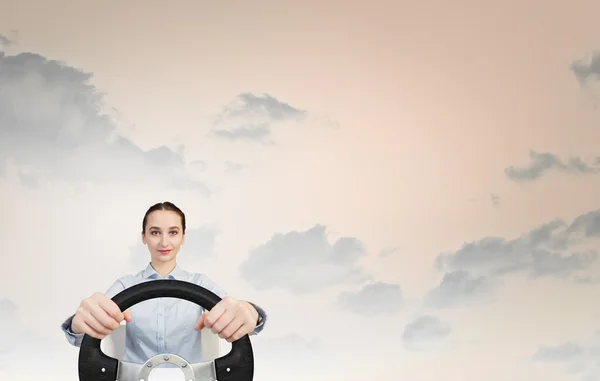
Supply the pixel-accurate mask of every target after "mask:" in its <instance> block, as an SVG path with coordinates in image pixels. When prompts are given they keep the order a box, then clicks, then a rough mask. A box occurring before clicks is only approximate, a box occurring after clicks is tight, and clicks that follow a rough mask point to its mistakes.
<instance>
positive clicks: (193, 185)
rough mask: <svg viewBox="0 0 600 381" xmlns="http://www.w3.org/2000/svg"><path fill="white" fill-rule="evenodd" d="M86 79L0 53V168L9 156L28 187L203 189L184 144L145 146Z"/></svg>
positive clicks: (29, 57) (64, 68)
mask: <svg viewBox="0 0 600 381" xmlns="http://www.w3.org/2000/svg"><path fill="white" fill-rule="evenodd" d="M91 78H92V74H91V73H86V72H83V71H81V70H79V69H76V68H74V67H71V66H68V65H66V64H64V63H61V62H58V61H53V60H48V59H46V58H44V57H42V56H40V55H38V54H33V53H22V54H18V55H15V56H4V57H0V133H1V135H2V140H1V141H0V175H5V174H6V168H7V165H8V164H9V163H10V164H12V165H14V166H15V167H16V168H17V171H18V175H19V177H20V178H21V180H22V181H23V183H24V184H26V185H28V186H30V187H37V186H40V185H41V184H42V183H45V182H54V181H59V182H68V183H76V184H87V183H92V184H104V183H106V182H119V183H123V184H136V185H142V186H143V185H151V186H156V185H161V186H166V187H171V188H176V189H182V188H184V189H189V190H193V191H197V192H198V193H201V194H204V195H208V194H209V190H208V188H207V187H206V186H205V185H204V184H202V183H200V182H197V181H194V180H192V179H191V178H190V177H189V174H188V172H187V164H186V162H185V158H184V152H183V147H178V148H177V150H174V149H172V148H169V147H167V146H161V147H157V148H153V149H149V150H145V149H142V148H141V147H139V146H138V145H136V144H135V143H134V142H133V141H131V140H130V139H128V138H127V137H124V136H120V135H119V134H118V133H117V125H116V123H115V121H114V120H113V119H112V118H111V117H110V116H109V115H108V114H105V113H103V112H102V109H103V108H105V105H104V103H103V96H102V94H100V93H99V92H98V90H97V89H96V88H95V87H94V86H93V85H92V84H90V80H91Z"/></svg>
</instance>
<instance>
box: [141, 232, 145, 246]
mask: <svg viewBox="0 0 600 381" xmlns="http://www.w3.org/2000/svg"><path fill="white" fill-rule="evenodd" d="M142 243H143V244H144V245H145V244H146V233H144V232H142Z"/></svg>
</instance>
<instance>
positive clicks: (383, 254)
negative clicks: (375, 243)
mask: <svg viewBox="0 0 600 381" xmlns="http://www.w3.org/2000/svg"><path fill="white" fill-rule="evenodd" d="M399 251H400V248H398V247H389V248H386V249H383V250H381V252H380V253H379V258H387V257H389V256H392V255H394V254H396V253H398V252H399Z"/></svg>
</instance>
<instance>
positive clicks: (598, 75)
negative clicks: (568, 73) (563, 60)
mask: <svg viewBox="0 0 600 381" xmlns="http://www.w3.org/2000/svg"><path fill="white" fill-rule="evenodd" d="M571 70H572V71H573V74H575V78H577V81H578V82H579V83H580V84H584V83H586V82H588V81H590V80H598V79H600V51H596V52H593V53H592V54H590V56H589V57H587V59H585V58H584V59H578V60H575V61H574V62H573V63H572V64H571Z"/></svg>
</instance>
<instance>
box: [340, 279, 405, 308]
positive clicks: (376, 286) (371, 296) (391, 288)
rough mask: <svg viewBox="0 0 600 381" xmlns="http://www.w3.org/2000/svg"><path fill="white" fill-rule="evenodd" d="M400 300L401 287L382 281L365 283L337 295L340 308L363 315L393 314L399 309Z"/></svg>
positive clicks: (401, 298)
mask: <svg viewBox="0 0 600 381" xmlns="http://www.w3.org/2000/svg"><path fill="white" fill-rule="evenodd" d="M402 302H403V294H402V288H401V287H400V286H399V285H397V284H390V283H384V282H375V283H371V284H367V285H364V286H363V287H361V289H360V290H358V291H356V292H343V293H341V294H340V295H339V297H338V304H339V305H340V307H341V308H343V309H345V310H346V311H350V312H353V313H356V314H359V315H364V316H374V315H380V314H394V313H396V312H398V311H400V309H401V308H402Z"/></svg>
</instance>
